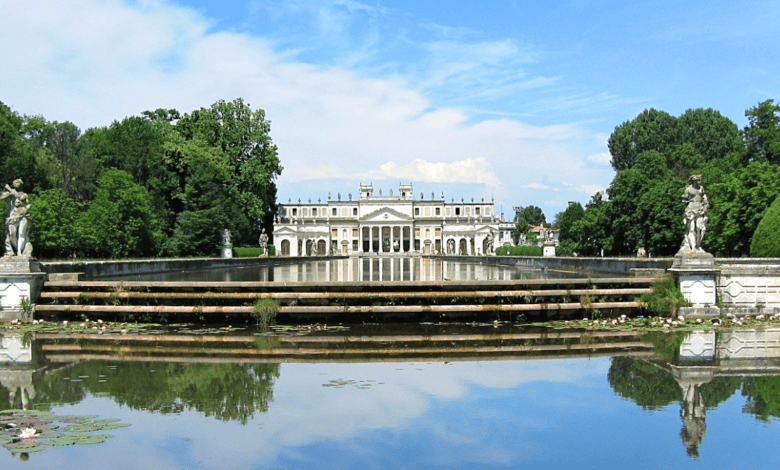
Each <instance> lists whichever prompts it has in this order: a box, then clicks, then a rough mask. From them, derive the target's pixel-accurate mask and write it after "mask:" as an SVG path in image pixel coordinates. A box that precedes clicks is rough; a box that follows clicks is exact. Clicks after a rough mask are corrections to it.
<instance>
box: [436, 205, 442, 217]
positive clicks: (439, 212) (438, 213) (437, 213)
mask: <svg viewBox="0 0 780 470" xmlns="http://www.w3.org/2000/svg"><path fill="white" fill-rule="evenodd" d="M436 215H441V207H437V208H436Z"/></svg>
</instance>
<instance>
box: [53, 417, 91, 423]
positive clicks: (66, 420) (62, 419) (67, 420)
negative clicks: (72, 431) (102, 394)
mask: <svg viewBox="0 0 780 470" xmlns="http://www.w3.org/2000/svg"><path fill="white" fill-rule="evenodd" d="M95 418H97V415H84V416H76V415H66V416H60V417H59V418H58V419H57V421H59V422H61V423H83V422H85V421H88V420H90V419H95Z"/></svg>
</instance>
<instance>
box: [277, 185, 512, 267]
mask: <svg viewBox="0 0 780 470" xmlns="http://www.w3.org/2000/svg"><path fill="white" fill-rule="evenodd" d="M512 229H513V224H512V223H511V222H504V221H503V220H499V218H498V217H497V216H496V213H495V208H494V205H493V202H492V201H491V202H485V201H484V199H483V200H482V201H478V202H474V200H473V199H472V200H471V201H470V202H467V201H464V200H463V199H461V201H460V202H456V201H455V200H454V199H453V200H451V201H450V202H446V201H445V200H444V194H442V196H441V197H440V198H435V197H434V194H431V198H430V199H427V200H426V199H425V198H424V197H423V194H422V193H420V199H414V196H413V195H412V185H411V184H401V185H400V187H399V190H398V194H396V195H393V191H392V190H390V194H389V195H386V196H383V195H382V191H381V190H380V191H379V195H378V196H376V195H374V189H373V186H372V185H370V184H361V185H360V197H359V199H358V200H354V201H353V200H352V194H351V193H350V194H349V197H348V198H347V200H342V198H341V194H340V193H339V194H338V195H337V198H336V200H332V199H331V197H330V195H329V196H328V200H327V202H324V203H323V202H321V201H318V202H317V203H312V202H311V200H310V201H309V202H308V203H301V202H300V199H299V200H298V204H292V203H290V204H286V205H282V206H280V208H279V217H278V218H277V221H276V223H275V224H274V245H275V246H276V247H277V254H278V255H281V256H308V255H315V254H320V255H324V254H328V253H332V254H342V255H348V254H359V253H399V254H400V253H418V254H445V253H446V254H453V255H454V254H463V255H481V254H489V253H492V252H493V251H494V249H495V248H496V247H500V246H504V245H511V244H513V243H512Z"/></svg>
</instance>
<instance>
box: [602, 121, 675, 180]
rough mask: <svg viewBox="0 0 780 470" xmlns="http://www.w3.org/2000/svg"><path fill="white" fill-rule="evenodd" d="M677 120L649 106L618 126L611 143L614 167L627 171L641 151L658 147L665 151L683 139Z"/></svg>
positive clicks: (657, 149)
mask: <svg viewBox="0 0 780 470" xmlns="http://www.w3.org/2000/svg"><path fill="white" fill-rule="evenodd" d="M680 134H681V133H680V129H679V125H678V123H677V119H675V117H674V116H671V115H670V114H667V113H665V112H663V111H656V110H655V109H652V108H651V109H646V110H644V111H643V112H642V113H641V114H639V116H637V117H636V118H634V119H633V120H632V121H626V122H624V123H623V124H621V125H619V126H617V127H615V131H614V132H613V133H612V135H610V136H609V140H608V142H607V146H608V147H609V153H610V154H612V161H611V164H612V168H614V169H615V171H621V170H627V169H629V168H631V167H632V166H634V162H635V161H636V158H637V156H638V155H639V154H641V153H644V152H647V151H650V150H655V151H656V152H659V153H661V154H663V153H666V152H668V151H669V150H671V149H673V148H674V147H675V146H676V145H677V144H678V143H679V142H680Z"/></svg>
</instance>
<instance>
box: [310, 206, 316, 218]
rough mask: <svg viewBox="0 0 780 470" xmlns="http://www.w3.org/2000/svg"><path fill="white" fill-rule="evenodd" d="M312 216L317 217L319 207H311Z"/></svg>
mask: <svg viewBox="0 0 780 470" xmlns="http://www.w3.org/2000/svg"><path fill="white" fill-rule="evenodd" d="M311 216H312V217H317V208H316V207H312V208H311Z"/></svg>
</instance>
